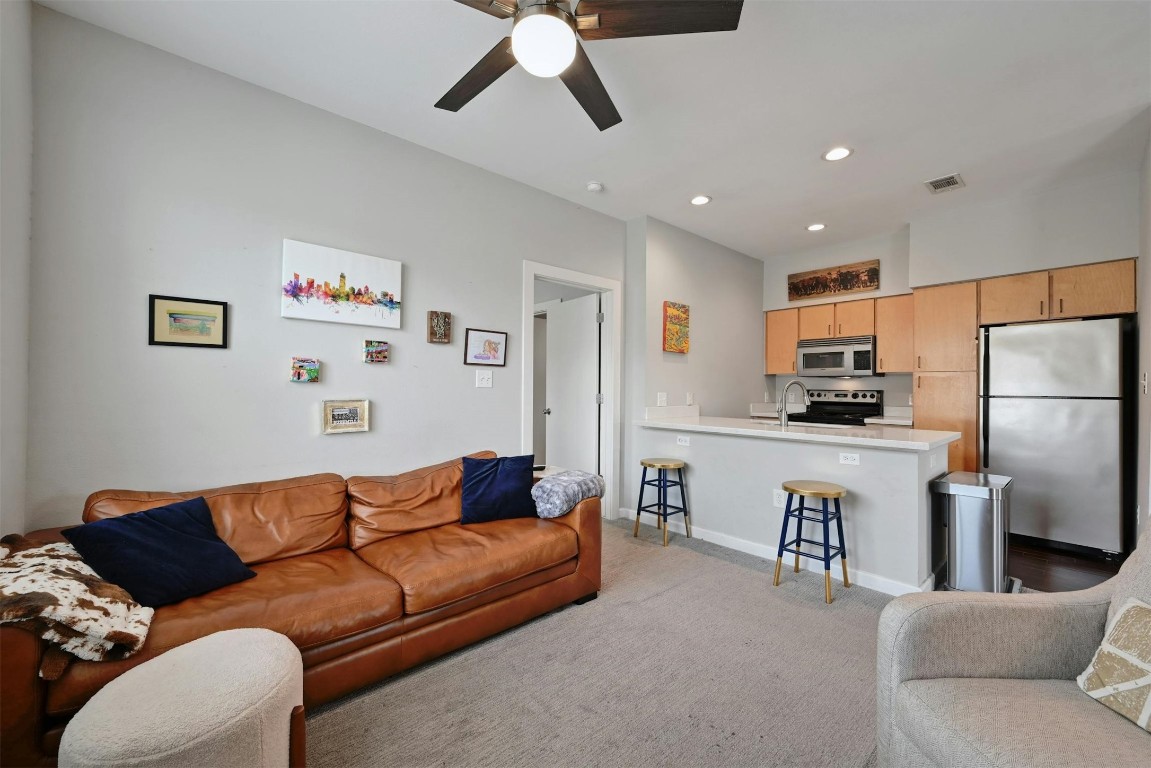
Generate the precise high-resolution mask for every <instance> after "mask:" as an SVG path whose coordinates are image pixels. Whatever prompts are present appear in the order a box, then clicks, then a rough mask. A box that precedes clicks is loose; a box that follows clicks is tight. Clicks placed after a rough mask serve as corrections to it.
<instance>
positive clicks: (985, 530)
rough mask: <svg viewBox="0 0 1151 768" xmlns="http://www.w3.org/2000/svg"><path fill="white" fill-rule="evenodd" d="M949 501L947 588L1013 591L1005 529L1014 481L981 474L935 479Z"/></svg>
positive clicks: (934, 487)
mask: <svg viewBox="0 0 1151 768" xmlns="http://www.w3.org/2000/svg"><path fill="white" fill-rule="evenodd" d="M931 491H932V493H934V494H938V495H940V496H941V500H942V501H943V502H944V503H945V512H944V514H943V518H944V520H945V521H946V522H945V525H946V526H947V579H946V582H945V583H946V585H947V588H948V589H958V590H962V591H965V592H1012V591H1017V589H1018V587H1015V588H1013V585H1012V583H1011V581H1010V580H1009V579H1008V577H1007V530H1008V527H1009V524H1010V512H1011V503H1010V502H1011V478H1010V477H1006V476H1004V475H988V474H985V473H982V472H952V473H950V474H948V475H945V476H943V477H941V478H939V479H938V480H932V481H931Z"/></svg>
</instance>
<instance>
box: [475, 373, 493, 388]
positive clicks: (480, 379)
mask: <svg viewBox="0 0 1151 768" xmlns="http://www.w3.org/2000/svg"><path fill="white" fill-rule="evenodd" d="M491 385H492V372H491V371H476V386H477V387H490V386H491Z"/></svg>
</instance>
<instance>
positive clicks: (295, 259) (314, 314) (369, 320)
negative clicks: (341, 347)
mask: <svg viewBox="0 0 1151 768" xmlns="http://www.w3.org/2000/svg"><path fill="white" fill-rule="evenodd" d="M402 268H403V265H401V264H400V262H398V261H392V260H391V259H381V258H379V257H376V256H369V255H367V254H364V253H353V252H352V251H341V250H339V249H338V248H328V247H325V246H322V245H312V244H311V243H301V242H299V241H297V240H285V241H284V264H283V274H282V279H283V283H282V284H281V286H280V315H281V316H282V317H294V318H297V319H299V320H320V321H322V322H327V323H350V324H352V325H374V326H377V327H380V328H399V327H400V282H401V277H402V274H401V272H402Z"/></svg>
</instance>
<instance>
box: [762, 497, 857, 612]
mask: <svg viewBox="0 0 1151 768" xmlns="http://www.w3.org/2000/svg"><path fill="white" fill-rule="evenodd" d="M783 490H785V491H787V508H786V509H785V510H784V513H783V530H782V531H780V534H779V552H778V553H777V554H776V556H775V586H777V587H778V586H779V569H780V566H782V565H783V553H784V552H792V553H794V554H795V572H796V573H799V558H800V556H801V555H802V556H803V557H814V558H816V559H818V560H822V561H823V592H824V599H825V600H826V601H827V602H828V603H829V604H830V603H831V561H832V560H833V559H834V558H836V557H838V558H839V562H840V564H841V565H842V566H843V586H845V587H850V586H851V580H850V579H848V578H847V545H846V544H844V543H843V511H842V510H841V509H840V507H839V500H840V499H842V498H843V497H844V496H846V495H847V489H846V488H844V487H843V486H842V485H836V484H835V483H825V482H822V481H820V480H788V481H787V482H786V483H784V484H783ZM796 496H798V497H799V504H796V503H795V497H796ZM808 497H811V498H815V499H821V500H822V501H823V504H822V508H821V509H817V508H816V507H808V506H806V505H805V501H806V499H807V498H808ZM828 501H834V502H835V511H834V512H832V511H830V510H829V509H828ZM804 512H814V513H815V514H816V515H819V516H818V517H814V516H808V515H805V514H803V513H804ZM793 517H794V518H795V538H794V539H792V540H791V541H788V540H787V522H788V520H790V519H791V518H793ZM804 520H807V521H809V522H813V523H821V524H822V525H823V541H815V540H813V539H805V538H803V521H804ZM832 520H834V521H835V527H836V529H837V530H838V532H839V546H838V547H833V546H831V521H832ZM804 544H814V545H816V546H822V547H823V553H822V554H817V553H812V552H804V551H802V545H804Z"/></svg>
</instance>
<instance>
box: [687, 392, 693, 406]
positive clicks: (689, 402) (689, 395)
mask: <svg viewBox="0 0 1151 768" xmlns="http://www.w3.org/2000/svg"><path fill="white" fill-rule="evenodd" d="M687 405H695V395H694V394H693V393H691V392H688V393H687Z"/></svg>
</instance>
